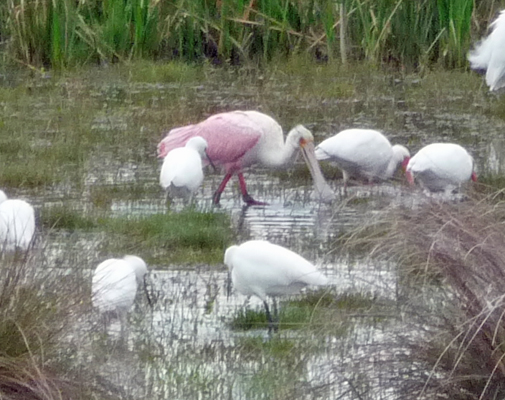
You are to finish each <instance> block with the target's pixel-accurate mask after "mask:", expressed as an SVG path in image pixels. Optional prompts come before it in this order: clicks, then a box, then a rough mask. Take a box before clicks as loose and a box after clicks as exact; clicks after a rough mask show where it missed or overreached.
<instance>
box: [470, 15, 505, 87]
mask: <svg viewBox="0 0 505 400" xmlns="http://www.w3.org/2000/svg"><path fill="white" fill-rule="evenodd" d="M489 27H490V28H491V33H490V34H489V36H488V37H487V38H485V39H484V40H482V41H480V42H479V43H478V44H477V45H476V46H475V49H474V50H472V51H470V52H469V53H468V60H469V61H470V67H471V68H472V69H476V70H485V71H486V83H487V85H488V86H489V90H491V91H493V90H498V89H500V88H502V87H505V10H502V11H500V15H499V16H498V18H496V20H494V21H493V22H492V23H491V25H490V26H489Z"/></svg>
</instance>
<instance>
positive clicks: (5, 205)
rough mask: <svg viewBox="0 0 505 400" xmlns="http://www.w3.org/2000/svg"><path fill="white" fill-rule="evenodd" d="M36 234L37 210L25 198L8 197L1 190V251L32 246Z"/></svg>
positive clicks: (26, 248)
mask: <svg viewBox="0 0 505 400" xmlns="http://www.w3.org/2000/svg"><path fill="white" fill-rule="evenodd" d="M34 235H35V211H34V210H33V207H32V206H31V205H30V204H28V203H27V202H26V201H24V200H19V199H7V196H6V195H5V193H4V192H3V191H1V190H0V252H3V251H6V252H10V251H15V250H21V251H26V250H28V248H29V247H30V245H31V243H32V240H33V236H34Z"/></svg>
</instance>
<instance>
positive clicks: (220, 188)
mask: <svg viewBox="0 0 505 400" xmlns="http://www.w3.org/2000/svg"><path fill="white" fill-rule="evenodd" d="M231 175H232V174H231V173H228V174H226V175H225V176H224V178H223V180H222V181H221V183H220V184H219V186H218V188H217V190H216V191H215V192H214V196H212V202H213V203H214V204H219V200H221V193H223V190H224V188H225V187H226V184H227V183H228V181H229V180H230V178H231Z"/></svg>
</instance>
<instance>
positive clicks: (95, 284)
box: [91, 255, 149, 336]
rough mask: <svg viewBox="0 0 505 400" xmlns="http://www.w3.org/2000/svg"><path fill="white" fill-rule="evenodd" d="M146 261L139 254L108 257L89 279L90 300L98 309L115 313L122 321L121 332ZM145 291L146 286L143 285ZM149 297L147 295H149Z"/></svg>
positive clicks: (145, 268) (122, 332) (145, 270)
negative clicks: (119, 257)
mask: <svg viewBox="0 0 505 400" xmlns="http://www.w3.org/2000/svg"><path fill="white" fill-rule="evenodd" d="M146 273H147V265H146V263H145V262H144V260H142V259H141V258H140V257H137V256H130V255H128V256H125V257H123V258H122V259H117V258H111V259H108V260H105V261H103V262H102V263H100V264H99V265H98V267H96V269H95V272H94V273H93V278H92V281H91V294H92V297H91V299H92V303H93V306H94V307H96V308H97V309H98V310H99V311H100V313H102V314H104V315H107V314H111V313H115V314H116V315H117V316H118V317H119V319H120V322H121V334H122V336H123V334H124V329H125V326H126V315H127V313H128V311H130V309H131V307H132V306H133V303H134V301H135V297H136V295H137V288H138V286H139V285H144V288H145V280H144V278H145V275H146ZM146 294H147V289H146ZM148 300H149V297H148Z"/></svg>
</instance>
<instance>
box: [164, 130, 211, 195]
mask: <svg viewBox="0 0 505 400" xmlns="http://www.w3.org/2000/svg"><path fill="white" fill-rule="evenodd" d="M207 146H208V145H207V141H206V140H205V139H204V138H202V137H200V136H195V137H192V138H191V139H189V140H188V142H187V143H186V145H185V146H184V147H178V148H176V149H173V150H171V151H170V152H169V153H168V154H167V156H166V157H165V159H164V160H163V166H162V167H161V173H160V185H161V186H162V187H163V189H165V190H166V192H167V196H168V195H170V196H171V197H174V196H178V197H183V198H186V199H189V202H190V203H191V200H192V198H193V195H194V193H195V192H196V191H197V190H198V188H199V187H200V185H201V184H202V182H203V166H202V158H203V157H207V153H206V149H207ZM207 159H208V157H207ZM209 162H210V159H209Z"/></svg>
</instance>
